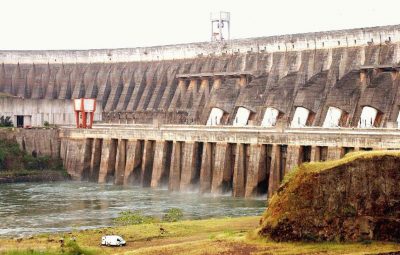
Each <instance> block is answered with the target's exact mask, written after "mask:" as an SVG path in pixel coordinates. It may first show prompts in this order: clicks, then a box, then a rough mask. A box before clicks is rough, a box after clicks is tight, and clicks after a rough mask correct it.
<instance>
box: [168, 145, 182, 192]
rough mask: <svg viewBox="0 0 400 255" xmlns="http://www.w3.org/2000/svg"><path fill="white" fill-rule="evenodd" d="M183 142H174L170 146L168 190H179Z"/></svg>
mask: <svg viewBox="0 0 400 255" xmlns="http://www.w3.org/2000/svg"><path fill="white" fill-rule="evenodd" d="M182 147H183V142H174V143H173V147H172V158H171V169H170V172H169V185H168V189H169V190H170V191H179V188H180V183H181V171H182V152H183V148H182Z"/></svg>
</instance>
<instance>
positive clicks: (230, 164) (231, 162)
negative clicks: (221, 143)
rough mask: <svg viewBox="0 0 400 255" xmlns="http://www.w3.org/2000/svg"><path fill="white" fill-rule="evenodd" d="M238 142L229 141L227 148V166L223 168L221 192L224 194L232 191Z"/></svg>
mask: <svg viewBox="0 0 400 255" xmlns="http://www.w3.org/2000/svg"><path fill="white" fill-rule="evenodd" d="M236 147H237V146H236V144H234V143H228V144H227V148H226V157H225V167H224V169H223V176H222V184H221V192H222V193H223V194H225V193H230V192H232V187H233V172H234V169H235V161H236Z"/></svg>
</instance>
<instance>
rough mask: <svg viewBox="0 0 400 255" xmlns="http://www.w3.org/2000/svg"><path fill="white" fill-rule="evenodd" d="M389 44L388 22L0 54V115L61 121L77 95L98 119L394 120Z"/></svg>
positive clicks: (394, 74)
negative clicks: (93, 103)
mask: <svg viewBox="0 0 400 255" xmlns="http://www.w3.org/2000/svg"><path fill="white" fill-rule="evenodd" d="M399 43H400V26H399V25H395V26H384V27H374V28H363V29H350V30H341V31H330V32H318V33H306V34H295V35H283V36H273V37H261V38H252V39H239V40H231V41H229V42H227V43H226V44H224V45H222V46H221V44H213V43H192V44H182V45H168V46H157V47H143V48H132V49H110V50H75V51H73V50H65V51H0V64H1V66H0V91H1V92H3V93H6V94H8V95H11V96H14V97H9V98H6V99H3V98H2V99H0V104H1V105H2V107H1V110H0V111H1V112H0V114H1V115H13V116H14V118H15V116H16V115H18V116H20V115H23V116H28V117H29V116H31V118H32V119H31V120H29V121H30V123H32V125H34V126H36V125H38V126H39V125H41V124H43V122H44V121H49V122H50V123H55V124H71V123H72V121H73V117H72V116H73V115H72V113H73V112H72V108H70V107H68V106H67V105H68V104H69V103H70V101H69V100H71V99H74V98H80V97H87V98H96V99H97V100H98V102H99V103H98V107H99V108H98V115H97V116H96V120H97V121H100V120H104V121H107V122H118V123H147V124H150V123H153V122H154V121H155V120H156V121H157V122H158V123H169V124H201V125H203V124H206V123H207V121H208V120H210V122H209V124H223V125H242V126H243V125H252V126H270V125H275V124H277V123H280V122H283V123H284V125H290V124H292V125H294V126H323V125H324V123H325V126H343V127H358V126H360V127H370V126H375V127H387V126H393V125H394V126H397V118H398V113H399V104H400V102H399V100H400V98H399V95H398V93H397V89H398V86H397V84H398V82H399V78H398V64H399V61H400V50H399ZM15 100H16V101H15ZM11 102H18V103H11ZM365 107H369V108H368V109H364V108H365ZM213 109H214V113H216V112H217V111H219V115H218V114H217V115H218V116H214V115H212V118H211V119H210V114H211V113H212V112H213Z"/></svg>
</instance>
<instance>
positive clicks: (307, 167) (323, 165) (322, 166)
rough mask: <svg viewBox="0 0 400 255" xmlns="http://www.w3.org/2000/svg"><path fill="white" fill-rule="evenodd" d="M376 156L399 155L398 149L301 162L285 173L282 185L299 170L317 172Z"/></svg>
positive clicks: (359, 152) (357, 152)
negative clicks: (321, 160)
mask: <svg viewBox="0 0 400 255" xmlns="http://www.w3.org/2000/svg"><path fill="white" fill-rule="evenodd" d="M377 156H395V157H400V151H388V150H377V151H355V152H350V153H347V154H346V155H345V156H344V157H343V158H341V159H336V160H329V161H324V162H308V163H303V164H301V165H300V166H296V167H295V168H294V169H293V170H292V171H290V172H289V173H288V174H286V175H285V177H284V179H283V182H282V185H284V184H286V183H287V182H288V181H289V180H291V179H292V178H293V177H294V176H295V175H297V174H299V172H306V173H319V172H322V171H326V170H329V169H332V168H334V167H337V166H340V165H344V164H348V163H350V162H352V161H354V160H357V159H368V158H373V157H377Z"/></svg>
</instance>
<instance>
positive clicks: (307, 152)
mask: <svg viewBox="0 0 400 255" xmlns="http://www.w3.org/2000/svg"><path fill="white" fill-rule="evenodd" d="M300 153H301V156H300V160H301V162H300V163H304V162H310V161H311V146H309V145H307V146H301V147H300Z"/></svg>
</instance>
